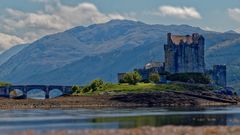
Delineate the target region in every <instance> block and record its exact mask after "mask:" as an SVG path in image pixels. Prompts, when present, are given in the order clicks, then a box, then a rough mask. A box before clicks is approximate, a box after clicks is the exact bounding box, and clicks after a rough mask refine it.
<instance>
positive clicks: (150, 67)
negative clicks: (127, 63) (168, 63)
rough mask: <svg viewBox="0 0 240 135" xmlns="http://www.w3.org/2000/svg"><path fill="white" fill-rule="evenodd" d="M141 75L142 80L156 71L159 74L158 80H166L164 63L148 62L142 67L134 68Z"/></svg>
mask: <svg viewBox="0 0 240 135" xmlns="http://www.w3.org/2000/svg"><path fill="white" fill-rule="evenodd" d="M134 71H137V72H138V73H139V74H140V75H141V76H142V81H147V80H149V77H150V75H151V74H153V73H156V74H159V76H160V82H161V83H165V82H166V74H165V64H164V63H163V62H153V61H152V62H149V63H147V64H145V65H144V68H142V69H135V70H134Z"/></svg>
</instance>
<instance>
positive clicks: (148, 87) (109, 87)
mask: <svg viewBox="0 0 240 135" xmlns="http://www.w3.org/2000/svg"><path fill="white" fill-rule="evenodd" d="M213 89H214V88H213V87H209V86H206V85H189V84H188V85H186V84H152V83H138V84H137V85H129V84H106V85H105V86H104V87H103V88H102V89H99V90H97V91H95V92H93V93H92V92H89V93H85V94H84V95H92V94H100V93H103V92H108V93H113V94H116V93H118V94H120V93H121V94H124V93H134V92H135V93H142V92H159V91H195V90H201V91H203V90H213Z"/></svg>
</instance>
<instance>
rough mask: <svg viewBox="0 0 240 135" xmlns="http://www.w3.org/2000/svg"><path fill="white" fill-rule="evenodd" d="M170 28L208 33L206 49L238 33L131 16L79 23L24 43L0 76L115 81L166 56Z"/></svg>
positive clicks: (25, 81)
mask: <svg viewBox="0 0 240 135" xmlns="http://www.w3.org/2000/svg"><path fill="white" fill-rule="evenodd" d="M169 32H171V33H173V34H181V35H187V34H192V33H200V34H203V35H204V37H205V39H206V51H207V50H208V49H209V48H210V49H211V48H214V47H216V46H218V45H219V44H220V43H222V42H227V41H230V40H235V39H236V38H238V37H239V34H234V33H219V32H212V31H204V30H202V29H200V28H199V27H192V26H188V25H160V24H154V25H148V24H145V23H142V22H135V21H129V20H127V21H126V20H123V21H120V20H113V21H109V22H107V23H103V24H94V25H90V26H88V27H83V26H78V27H75V28H72V29H69V30H66V31H64V32H61V33H56V34H53V35H48V36H45V37H43V38H41V39H39V40H37V41H35V42H33V43H32V44H30V45H29V46H28V47H26V48H24V49H23V50H22V51H21V52H19V53H18V54H16V55H15V56H13V57H12V58H11V59H9V60H8V61H7V62H6V63H4V64H2V65H1V66H0V79H1V80H4V81H9V82H13V83H15V84H43V83H44V84H46V83H47V84H68V85H72V84H85V83H87V82H89V81H90V80H93V79H95V78H99V77H101V78H103V79H105V80H107V81H116V77H117V76H116V73H117V72H125V71H130V70H132V69H133V68H139V67H141V66H143V64H144V63H147V62H148V61H150V60H153V59H154V60H159V61H163V57H164V52H163V45H164V44H165V43H166V38H167V36H166V35H167V33H169ZM229 44H231V43H229ZM229 46H231V45H229ZM213 53H216V52H215V51H213ZM133 54H134V55H133ZM136 56H138V57H136ZM206 56H207V57H210V56H211V54H206ZM96 60H98V61H96ZM213 61H214V60H213ZM106 63H107V64H106ZM109 63H112V64H109ZM207 63H211V64H212V63H214V62H209V61H207ZM219 64H222V63H219ZM111 70H112V71H111Z"/></svg>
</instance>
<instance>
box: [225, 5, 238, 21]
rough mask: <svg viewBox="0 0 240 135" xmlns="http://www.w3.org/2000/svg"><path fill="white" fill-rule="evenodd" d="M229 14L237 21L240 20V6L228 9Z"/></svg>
mask: <svg viewBox="0 0 240 135" xmlns="http://www.w3.org/2000/svg"><path fill="white" fill-rule="evenodd" d="M228 15H229V16H230V17H231V18H232V19H234V20H235V21H238V22H240V9H239V8H230V9H228Z"/></svg>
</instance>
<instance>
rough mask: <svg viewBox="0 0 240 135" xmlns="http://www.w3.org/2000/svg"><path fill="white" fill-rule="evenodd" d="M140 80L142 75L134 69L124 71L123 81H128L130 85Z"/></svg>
mask: <svg viewBox="0 0 240 135" xmlns="http://www.w3.org/2000/svg"><path fill="white" fill-rule="evenodd" d="M141 80H142V76H141V75H140V74H139V73H138V72H136V71H134V72H129V73H126V74H125V75H124V76H123V82H125V83H128V84H130V85H136V84H137V83H138V82H140V81H141Z"/></svg>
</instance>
